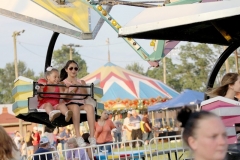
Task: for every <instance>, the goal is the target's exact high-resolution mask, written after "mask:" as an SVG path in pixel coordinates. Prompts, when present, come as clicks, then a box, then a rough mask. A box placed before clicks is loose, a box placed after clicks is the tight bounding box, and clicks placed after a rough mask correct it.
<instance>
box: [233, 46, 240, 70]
mask: <svg viewBox="0 0 240 160" xmlns="http://www.w3.org/2000/svg"><path fill="white" fill-rule="evenodd" d="M234 53H235V64H236V71H237V73H238V74H239V65H238V58H240V57H239V55H238V54H239V53H238V50H235V51H234Z"/></svg>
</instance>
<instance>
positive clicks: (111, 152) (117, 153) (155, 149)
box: [28, 135, 191, 160]
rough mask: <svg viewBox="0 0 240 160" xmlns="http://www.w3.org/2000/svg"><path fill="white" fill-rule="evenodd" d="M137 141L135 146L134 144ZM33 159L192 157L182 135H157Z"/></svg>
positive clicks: (169, 159)
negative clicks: (146, 140) (150, 137)
mask: <svg viewBox="0 0 240 160" xmlns="http://www.w3.org/2000/svg"><path fill="white" fill-rule="evenodd" d="M133 143H136V147H135V148H133V147H132V144H133ZM28 159H32V160H43V159H46V160H50V159H53V160H65V159H67V160H76V159H79V160H88V159H90V160H180V159H191V154H190V152H189V149H187V148H186V147H184V145H183V142H182V140H181V136H180V135H179V136H168V137H155V138H153V139H151V140H150V142H149V144H148V145H146V144H145V143H144V142H143V141H142V140H132V141H126V142H117V143H115V142H114V143H108V144H102V145H96V146H94V147H93V146H87V147H81V148H74V149H64V150H57V151H51V152H45V153H40V154H34V155H31V156H28Z"/></svg>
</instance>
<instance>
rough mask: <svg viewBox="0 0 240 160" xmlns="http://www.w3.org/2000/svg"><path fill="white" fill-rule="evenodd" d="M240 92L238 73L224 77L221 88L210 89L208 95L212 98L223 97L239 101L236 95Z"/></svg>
mask: <svg viewBox="0 0 240 160" xmlns="http://www.w3.org/2000/svg"><path fill="white" fill-rule="evenodd" d="M239 92H240V76H239V74H238V73H227V74H225V75H224V76H223V78H222V81H221V84H220V86H219V87H216V88H213V89H210V90H209V91H208V92H207V95H208V96H210V97H216V96H222V97H226V98H229V99H233V100H238V99H237V98H236V95H237V94H238V93H239Z"/></svg>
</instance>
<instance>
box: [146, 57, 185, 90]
mask: <svg viewBox="0 0 240 160" xmlns="http://www.w3.org/2000/svg"><path fill="white" fill-rule="evenodd" d="M176 66H177V65H176V64H173V62H172V59H170V58H167V57H166V81H167V82H166V84H167V85H168V86H170V87H172V88H174V89H175V90H176V91H179V92H180V91H181V89H182V88H181V85H180V83H179V78H178V77H177V76H176ZM146 75H147V76H148V77H151V78H154V79H158V80H161V81H162V82H163V63H161V62H160V63H159V67H157V68H154V69H152V70H148V71H147V73H146Z"/></svg>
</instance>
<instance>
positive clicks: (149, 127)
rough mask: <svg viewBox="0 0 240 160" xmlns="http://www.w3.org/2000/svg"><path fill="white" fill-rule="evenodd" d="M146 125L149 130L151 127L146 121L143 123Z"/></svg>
mask: <svg viewBox="0 0 240 160" xmlns="http://www.w3.org/2000/svg"><path fill="white" fill-rule="evenodd" d="M145 125H146V127H147V128H148V129H149V131H151V130H152V129H151V127H150V126H149V125H148V123H145Z"/></svg>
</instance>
